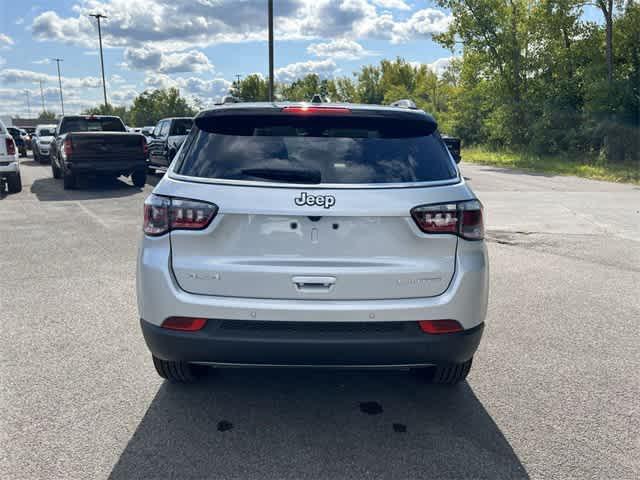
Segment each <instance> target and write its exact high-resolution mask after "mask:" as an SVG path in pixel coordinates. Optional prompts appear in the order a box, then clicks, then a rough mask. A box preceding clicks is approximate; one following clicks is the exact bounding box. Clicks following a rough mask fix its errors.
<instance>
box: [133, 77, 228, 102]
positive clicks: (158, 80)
mask: <svg viewBox="0 0 640 480" xmlns="http://www.w3.org/2000/svg"><path fill="white" fill-rule="evenodd" d="M144 82H145V84H146V85H147V86H149V87H152V88H171V87H173V88H178V89H180V93H181V94H183V95H185V96H189V97H194V96H195V97H199V98H203V99H217V98H219V97H221V96H223V95H226V94H227V93H228V91H229V88H230V87H231V82H230V81H228V80H225V79H224V78H213V79H202V78H199V77H175V78H172V77H170V76H169V75H164V74H159V75H147V77H146V78H145V81H144Z"/></svg>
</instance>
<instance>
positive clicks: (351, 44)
mask: <svg viewBox="0 0 640 480" xmlns="http://www.w3.org/2000/svg"><path fill="white" fill-rule="evenodd" d="M307 52H308V53H310V54H312V55H315V56H316V57H327V58H332V59H334V60H357V59H359V58H363V57H367V56H370V55H376V53H375V52H370V51H368V50H366V49H365V48H364V47H363V46H362V45H360V44H359V43H358V42H356V41H354V40H348V39H346V38H339V39H337V40H332V41H330V42H327V43H314V44H311V45H309V46H308V47H307Z"/></svg>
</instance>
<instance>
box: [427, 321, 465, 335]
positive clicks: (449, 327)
mask: <svg viewBox="0 0 640 480" xmlns="http://www.w3.org/2000/svg"><path fill="white" fill-rule="evenodd" d="M418 325H420V329H421V330H422V331H423V332H424V333H429V334H432V335H437V334H440V333H455V332H462V331H463V330H464V328H462V325H460V323H458V322H457V321H456V320H420V321H419V322H418Z"/></svg>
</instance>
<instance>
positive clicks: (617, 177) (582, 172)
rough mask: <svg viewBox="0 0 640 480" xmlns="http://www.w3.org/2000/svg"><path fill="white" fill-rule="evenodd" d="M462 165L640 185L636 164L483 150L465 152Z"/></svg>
mask: <svg viewBox="0 0 640 480" xmlns="http://www.w3.org/2000/svg"><path fill="white" fill-rule="evenodd" d="M462 161H463V162H469V163H478V164H481V165H493V166H496V167H504V168H518V169H523V170H531V171H535V172H542V173H550V174H553V175H575V176H576V177H584V178H592V179H596V180H606V181H609V182H621V183H635V184H637V185H638V184H640V169H639V168H638V165H637V164H636V165H634V164H622V165H601V164H600V163H599V162H596V161H593V160H592V159H589V160H587V161H580V160H578V159H571V158H566V157H555V156H544V157H543V156H538V155H532V154H529V153H516V152H509V151H495V150H489V149H486V148H483V147H471V148H464V149H463V150H462Z"/></svg>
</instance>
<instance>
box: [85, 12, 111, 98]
mask: <svg viewBox="0 0 640 480" xmlns="http://www.w3.org/2000/svg"><path fill="white" fill-rule="evenodd" d="M89 16H90V17H94V18H95V19H96V20H97V21H98V41H99V42H100V69H101V70H102V93H104V106H105V108H106V106H107V84H106V82H105V81H104V58H103V57H102V28H101V27H100V19H101V18H107V17H106V16H105V15H102V14H101V13H92V14H90V15H89Z"/></svg>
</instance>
